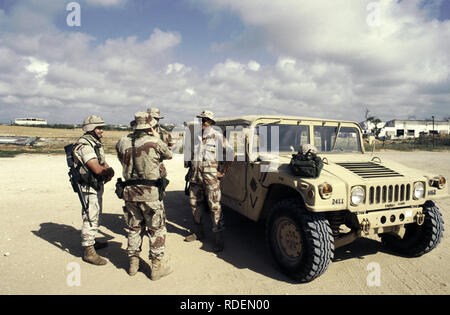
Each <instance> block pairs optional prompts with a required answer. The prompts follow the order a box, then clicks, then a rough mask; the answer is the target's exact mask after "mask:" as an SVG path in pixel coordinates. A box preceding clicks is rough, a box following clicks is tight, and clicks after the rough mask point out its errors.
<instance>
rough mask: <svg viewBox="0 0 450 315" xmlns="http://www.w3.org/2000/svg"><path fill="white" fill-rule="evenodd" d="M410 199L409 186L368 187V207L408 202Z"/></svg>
mask: <svg viewBox="0 0 450 315" xmlns="http://www.w3.org/2000/svg"><path fill="white" fill-rule="evenodd" d="M410 198H411V185H410V184H406V185H405V184H400V185H383V186H370V187H368V194H367V201H368V203H369V205H373V204H379V203H388V202H402V201H408V200H410Z"/></svg>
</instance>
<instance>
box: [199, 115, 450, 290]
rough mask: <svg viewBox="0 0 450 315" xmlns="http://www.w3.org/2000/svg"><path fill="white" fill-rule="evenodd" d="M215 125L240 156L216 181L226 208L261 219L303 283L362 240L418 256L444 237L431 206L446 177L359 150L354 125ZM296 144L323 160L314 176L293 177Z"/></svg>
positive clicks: (233, 121) (287, 267) (276, 254)
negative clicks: (369, 238) (377, 238)
mask: <svg viewBox="0 0 450 315" xmlns="http://www.w3.org/2000/svg"><path fill="white" fill-rule="evenodd" d="M191 127H192V125H191ZM215 127H216V128H217V127H218V128H221V130H222V131H223V133H224V136H227V139H228V141H229V142H231V143H232V145H233V146H234V149H235V153H236V155H235V158H234V162H232V163H231V167H230V168H229V169H228V171H227V174H226V176H225V177H224V178H223V179H222V181H221V190H222V203H223V204H224V205H226V206H227V207H228V208H231V209H233V210H235V211H237V212H239V213H240V214H242V215H244V216H246V217H248V218H249V219H251V220H254V221H265V227H266V228H265V234H266V242H267V245H268V248H269V250H270V252H271V255H272V257H273V259H274V261H275V262H276V264H277V265H278V266H279V267H280V268H281V270H282V271H283V272H285V273H286V274H287V275H288V276H290V277H292V278H294V279H295V280H297V281H299V282H309V281H312V280H314V279H315V278H317V277H319V276H320V275H322V274H323V273H324V271H325V270H326V269H327V268H328V266H329V264H330V263H331V261H332V259H333V257H334V250H335V249H336V248H338V247H341V246H344V245H346V244H349V243H351V242H353V241H354V240H355V239H357V238H359V237H366V236H372V235H378V236H380V237H381V242H382V243H383V244H384V245H385V246H386V247H387V248H389V250H391V251H393V252H397V253H399V254H401V255H403V256H421V255H423V254H425V253H427V252H429V251H431V250H432V249H434V248H435V247H436V246H437V245H438V244H439V242H440V241H441V239H442V236H443V231H444V222H443V219H442V215H441V213H440V210H439V209H438V207H437V206H436V205H435V204H434V202H433V201H432V200H431V199H438V198H444V197H447V196H448V188H447V181H446V179H445V178H444V177H443V176H440V175H433V174H428V173H427V172H425V171H420V170H413V169H410V168H407V167H405V166H403V165H401V164H398V163H394V162H392V161H388V160H385V159H384V158H383V159H382V158H380V157H377V156H374V155H373V154H367V153H365V150H364V146H363V139H362V131H361V127H360V126H359V125H358V124H357V123H355V122H350V121H338V120H325V119H317V118H306V117H292V116H242V117H235V118H228V119H217V120H216V125H215ZM191 130H192V128H191ZM302 144H311V145H314V146H315V147H316V148H317V151H318V156H319V157H320V158H322V161H323V165H324V166H323V169H322V171H321V173H320V176H319V177H317V178H305V177H300V176H296V175H294V174H293V173H292V172H291V169H290V167H289V163H290V160H291V158H292V155H293V154H294V153H297V151H299V149H300V146H301V145H302Z"/></svg>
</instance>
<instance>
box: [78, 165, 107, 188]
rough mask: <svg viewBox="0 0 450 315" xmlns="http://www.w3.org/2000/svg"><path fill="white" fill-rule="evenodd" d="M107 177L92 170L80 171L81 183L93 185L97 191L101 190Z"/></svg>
mask: <svg viewBox="0 0 450 315" xmlns="http://www.w3.org/2000/svg"><path fill="white" fill-rule="evenodd" d="M104 181H105V178H104V177H103V176H98V175H96V174H94V173H93V172H92V171H91V170H88V171H87V172H80V184H82V185H87V186H89V187H92V188H93V189H95V190H96V191H98V190H100V189H101V187H102V184H103V182H104Z"/></svg>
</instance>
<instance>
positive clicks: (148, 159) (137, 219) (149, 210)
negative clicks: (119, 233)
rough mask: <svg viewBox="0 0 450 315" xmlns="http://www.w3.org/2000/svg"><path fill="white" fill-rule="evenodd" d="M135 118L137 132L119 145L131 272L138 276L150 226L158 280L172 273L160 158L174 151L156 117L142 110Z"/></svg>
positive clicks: (153, 275)
mask: <svg viewBox="0 0 450 315" xmlns="http://www.w3.org/2000/svg"><path fill="white" fill-rule="evenodd" d="M135 121H136V127H135V130H134V132H133V133H131V134H129V135H128V136H125V137H122V138H121V139H120V140H119V142H118V143H117V145H116V150H117V156H118V158H119V161H120V162H121V164H122V167H123V177H124V178H125V182H124V185H123V187H124V188H123V197H122V198H123V199H124V201H125V207H124V208H123V209H124V218H125V221H126V224H127V226H128V229H129V231H128V248H127V253H128V257H129V259H130V266H129V270H128V273H129V274H130V276H134V275H135V274H136V273H137V271H138V269H139V254H140V252H141V245H142V236H143V233H142V232H145V231H146V230H147V229H148V233H149V240H150V255H149V256H150V260H151V279H152V280H158V279H160V278H161V277H164V276H166V275H168V274H169V273H171V272H172V268H171V267H170V266H169V265H168V263H167V259H166V258H165V241H166V233H167V231H166V216H165V210H164V204H163V202H162V197H161V196H162V193H163V192H162V191H161V189H162V188H161V185H160V183H161V181H160V178H161V174H160V161H162V160H164V159H171V158H172V152H171V151H170V150H169V148H168V147H167V145H166V144H165V143H164V142H163V141H161V140H160V139H159V136H158V135H157V134H155V131H154V129H153V128H154V127H155V125H156V120H154V119H152V120H149V119H148V114H147V113H145V112H138V113H136V114H135ZM143 229H144V230H143Z"/></svg>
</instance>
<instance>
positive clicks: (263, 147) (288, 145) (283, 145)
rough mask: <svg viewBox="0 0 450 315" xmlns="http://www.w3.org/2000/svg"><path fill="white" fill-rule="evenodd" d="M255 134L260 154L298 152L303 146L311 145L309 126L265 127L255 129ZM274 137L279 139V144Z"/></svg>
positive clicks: (274, 125)
mask: <svg viewBox="0 0 450 315" xmlns="http://www.w3.org/2000/svg"><path fill="white" fill-rule="evenodd" d="M255 134H256V137H255V142H256V143H255V147H256V148H257V150H258V151H259V152H275V151H277V150H278V151H279V152H297V151H298V150H299V149H300V146H301V145H302V144H308V143H310V139H309V138H310V137H309V126H298V125H276V124H270V125H263V126H257V127H256V128H255ZM277 136H278V137H277ZM274 137H277V138H278V143H277V141H276V138H275V139H274Z"/></svg>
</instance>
